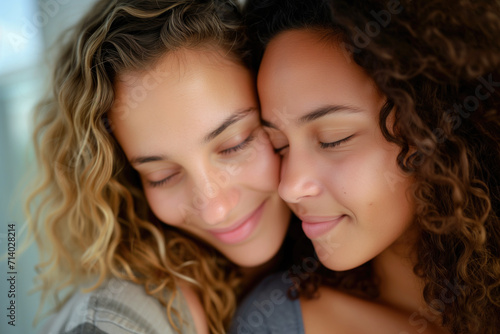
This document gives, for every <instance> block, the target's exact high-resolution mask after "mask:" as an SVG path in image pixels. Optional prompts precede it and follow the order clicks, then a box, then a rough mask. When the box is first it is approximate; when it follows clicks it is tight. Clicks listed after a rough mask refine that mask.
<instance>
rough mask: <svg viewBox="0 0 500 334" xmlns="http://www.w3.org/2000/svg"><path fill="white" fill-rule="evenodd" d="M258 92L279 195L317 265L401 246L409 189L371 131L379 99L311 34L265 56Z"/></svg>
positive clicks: (280, 41) (293, 35) (394, 150)
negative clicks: (276, 159)
mask: <svg viewBox="0 0 500 334" xmlns="http://www.w3.org/2000/svg"><path fill="white" fill-rule="evenodd" d="M332 44H333V45H332ZM305 59H307V61H304V60H305ZM258 89H259V96H260V98H261V104H262V115H263V119H264V122H265V124H266V125H267V131H268V133H269V135H270V138H271V141H272V143H273V146H274V147H275V149H276V151H277V152H279V153H280V154H281V155H282V171H281V182H280V185H279V193H280V195H281V197H282V198H283V199H284V200H285V201H286V202H287V203H288V204H289V206H290V207H291V208H292V210H293V211H294V212H295V213H296V214H297V215H298V216H299V217H300V218H301V220H302V221H303V223H302V227H303V229H304V232H305V234H306V235H307V236H308V237H309V238H310V239H311V240H312V242H313V244H314V247H315V249H316V252H317V253H318V256H319V257H320V260H321V261H322V263H323V264H324V265H325V266H327V267H328V268H330V269H334V270H347V269H352V268H354V267H357V266H359V265H361V264H363V263H365V262H366V261H368V260H371V259H373V258H374V257H376V256H378V255H380V254H382V253H383V252H391V251H393V250H396V249H397V248H398V245H399V244H401V243H403V244H406V241H407V240H406V239H405V238H404V235H405V231H406V230H407V229H408V227H409V226H410V225H411V222H412V218H413V210H412V204H411V202H410V201H409V200H408V197H407V196H406V192H407V189H408V187H409V185H410V184H411V180H410V179H409V178H408V177H407V176H405V175H404V174H403V173H402V171H401V170H400V169H399V168H398V166H397V164H396V157H397V155H398V153H399V147H398V146H397V145H395V144H392V143H389V142H387V141H386V140H385V138H384V137H383V135H382V133H381V131H380V128H379V125H378V116H379V111H380V108H381V107H382V105H383V104H384V102H385V99H384V97H383V96H382V95H381V94H380V93H379V92H378V91H377V89H376V87H375V85H374V84H373V82H372V81H371V80H369V77H368V76H367V75H366V74H365V73H364V72H363V71H362V69H361V68H359V67H358V66H357V65H355V63H354V62H350V63H349V62H348V61H347V60H346V58H345V56H344V54H343V53H342V52H341V50H340V49H339V48H337V47H336V45H334V43H332V42H331V41H330V40H327V41H325V40H321V39H320V35H318V33H316V32H313V31H307V30H300V31H287V32H284V33H282V34H280V35H278V36H277V37H276V38H275V39H273V40H272V41H271V42H270V44H269V46H268V47H267V49H266V52H265V54H264V58H263V60H262V63H261V68H260V72H259V76H258Z"/></svg>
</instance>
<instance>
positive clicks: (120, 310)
mask: <svg viewBox="0 0 500 334" xmlns="http://www.w3.org/2000/svg"><path fill="white" fill-rule="evenodd" d="M177 291H178V293H177V295H176V298H175V300H174V307H175V309H176V310H178V311H179V312H180V314H181V317H182V319H183V326H182V327H181V326H179V322H178V321H176V320H177V317H175V316H173V319H174V322H175V324H176V325H177V326H179V327H181V329H182V333H185V334H196V330H195V327H194V323H193V320H192V317H191V313H190V312H189V309H188V306H187V303H186V301H185V299H184V297H183V295H182V293H181V291H180V290H179V289H178V290H177ZM131 333H133V334H160V333H161V334H174V333H177V332H176V331H175V330H174V329H173V327H172V325H171V324H170V322H169V321H168V318H167V312H166V308H165V307H164V306H162V305H161V304H160V302H159V301H158V300H157V299H156V298H154V297H151V296H149V295H148V294H146V292H145V290H144V287H143V286H140V285H137V284H133V283H131V282H129V281H125V280H119V279H114V278H113V279H110V280H108V281H107V282H106V283H105V284H103V285H102V286H101V287H99V288H98V289H96V290H94V291H92V292H89V293H85V294H84V293H77V294H75V295H74V296H72V298H71V299H70V300H68V302H67V303H66V304H65V305H64V307H63V308H62V309H61V311H59V312H58V313H57V314H55V315H54V316H52V317H51V318H50V319H48V321H47V324H46V325H45V327H44V328H43V329H42V331H41V332H40V334H131Z"/></svg>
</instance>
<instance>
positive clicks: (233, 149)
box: [148, 135, 255, 188]
mask: <svg viewBox="0 0 500 334" xmlns="http://www.w3.org/2000/svg"><path fill="white" fill-rule="evenodd" d="M254 139H255V136H254V135H250V136H248V137H247V139H245V140H244V141H242V142H241V143H240V144H238V145H236V146H233V147H230V148H227V149H225V150H223V151H221V154H223V155H227V154H231V153H233V152H237V151H241V150H243V149H245V148H246V147H247V146H248V144H250V143H251V142H252V141H253V140H254ZM176 175H177V174H173V175H170V176H169V177H166V178H164V179H163V180H160V181H148V182H149V185H150V186H151V187H153V188H155V187H161V186H163V185H164V184H166V183H167V182H168V181H170V179H172V178H173V177H174V176H176Z"/></svg>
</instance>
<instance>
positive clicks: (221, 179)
mask: <svg viewBox="0 0 500 334" xmlns="http://www.w3.org/2000/svg"><path fill="white" fill-rule="evenodd" d="M239 197H240V195H239V191H238V190H237V189H236V188H235V187H234V184H233V180H231V175H229V173H227V176H226V175H225V174H224V171H221V170H218V171H215V170H209V171H208V172H207V173H202V174H201V175H200V177H199V178H198V180H196V182H195V187H194V197H193V204H194V206H195V207H196V209H197V210H198V212H199V214H200V216H201V218H202V220H203V221H204V222H205V223H206V224H209V225H217V224H219V223H222V222H225V221H226V220H227V218H228V216H229V214H230V212H231V211H232V210H233V209H234V207H236V205H237V204H238V201H239Z"/></svg>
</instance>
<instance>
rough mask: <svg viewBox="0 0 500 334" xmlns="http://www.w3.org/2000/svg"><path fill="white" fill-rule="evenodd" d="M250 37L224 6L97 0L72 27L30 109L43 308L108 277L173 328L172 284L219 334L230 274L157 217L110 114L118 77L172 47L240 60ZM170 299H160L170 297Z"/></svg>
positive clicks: (232, 283)
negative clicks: (194, 296) (138, 294)
mask: <svg viewBox="0 0 500 334" xmlns="http://www.w3.org/2000/svg"><path fill="white" fill-rule="evenodd" d="M245 44H246V37H245V32H244V29H243V27H242V25H241V23H240V14H239V9H238V7H237V5H236V4H235V3H233V2H231V0H225V1H223V0H220V1H219V0H214V1H201V0H199V1H198V0H175V1H172V0H155V1H141V0H114V1H109V0H101V1H99V2H98V3H97V4H96V5H95V6H94V7H93V9H92V10H91V11H90V12H89V13H87V15H86V16H85V17H84V18H83V20H82V21H81V22H80V23H79V24H78V25H77V26H76V27H75V30H74V32H73V34H72V35H71V38H70V39H69V40H68V42H67V43H66V44H65V46H64V47H63V49H62V51H61V53H60V55H59V58H58V61H57V63H56V64H57V67H56V68H55V71H54V76H53V81H54V82H53V92H52V94H51V95H50V96H49V97H47V98H46V99H45V100H44V101H42V102H41V103H40V105H39V107H38V108H37V111H36V122H37V126H36V130H35V133H34V141H35V152H36V155H37V159H38V161H39V165H40V167H39V168H40V169H39V183H38V186H37V187H36V188H35V190H34V191H33V192H32V194H31V195H30V197H29V198H28V201H27V210H28V212H31V214H30V213H28V215H29V219H28V220H29V222H30V227H31V232H32V233H33V235H34V237H35V239H36V241H37V243H38V246H39V248H40V251H41V262H40V263H39V265H38V266H37V270H38V277H37V278H38V283H39V284H38V288H39V289H40V290H42V304H43V303H44V302H45V301H47V298H49V297H52V298H54V300H55V302H56V308H55V310H57V309H59V308H60V307H61V306H62V305H63V304H64V302H65V300H67V298H69V296H70V295H71V293H69V294H68V293H65V292H66V291H67V288H68V287H71V288H72V292H74V291H75V290H76V289H77V286H78V285H79V284H81V283H86V282H89V281H90V282H92V283H93V284H92V287H91V288H90V289H89V290H93V289H95V288H97V287H98V286H100V285H101V284H102V283H103V281H104V280H106V279H108V278H110V277H117V278H120V279H125V280H128V281H131V282H133V283H136V284H140V285H143V286H144V288H145V290H146V292H147V293H148V294H150V295H152V296H154V297H156V298H157V299H158V300H159V301H160V302H161V303H162V304H163V305H164V306H165V307H166V312H167V315H168V317H169V320H170V323H171V324H172V326H173V327H174V328H176V329H177V330H179V331H180V329H179V328H177V327H176V326H175V323H174V321H173V318H172V317H178V316H179V313H178V312H177V311H176V310H175V309H174V308H173V306H172V302H173V299H174V297H175V291H176V289H175V287H176V285H177V284H178V282H184V283H185V284H188V285H190V286H191V287H192V288H193V289H195V291H197V293H198V295H199V297H200V300H201V303H202V305H203V307H204V310H205V312H206V315H207V320H208V325H209V328H210V331H211V332H213V333H222V332H224V327H225V326H227V325H228V323H229V320H230V317H231V316H232V313H233V311H234V309H235V306H236V293H237V292H238V289H239V282H240V277H239V276H240V275H239V274H238V270H237V267H236V266H235V265H233V264H232V263H231V262H229V261H228V260H227V259H226V258H225V257H223V256H222V255H221V254H220V253H218V252H217V251H216V250H214V249H213V248H212V247H210V246H208V245H205V244H203V243H202V242H201V241H199V240H195V239H194V238H193V237H191V236H189V235H187V234H185V233H183V232H182V231H179V230H176V229H175V228H172V227H170V226H168V225H166V224H164V223H162V222H160V221H158V220H157V219H156V217H154V215H153V214H152V213H151V211H150V209H149V206H148V204H147V201H146V199H145V197H144V194H143V191H142V187H141V183H140V180H139V178H138V175H137V173H136V172H135V171H134V170H133V169H132V168H131V166H130V165H129V163H128V161H127V159H126V158H125V155H124V154H123V152H122V150H121V149H120V147H119V145H118V144H117V142H116V140H115V139H114V137H113V135H112V133H111V129H110V124H109V122H108V121H107V113H108V112H109V111H110V109H111V106H112V105H113V102H114V99H115V94H114V90H113V82H114V79H115V77H116V76H117V75H118V74H120V73H123V72H124V71H130V70H145V69H147V68H148V67H149V66H152V65H154V63H155V61H157V60H158V59H159V58H160V57H161V56H163V55H164V54H165V53H167V52H171V51H174V50H177V49H179V48H195V49H197V48H203V47H214V46H215V47H217V48H218V49H219V50H223V51H224V52H225V53H226V54H227V56H229V57H232V59H234V60H235V61H239V62H241V63H244V64H245V63H246V51H245ZM167 290H168V291H171V292H172V293H173V296H172V294H170V296H172V297H171V298H169V300H166V297H165V294H164V292H165V291H167Z"/></svg>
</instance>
